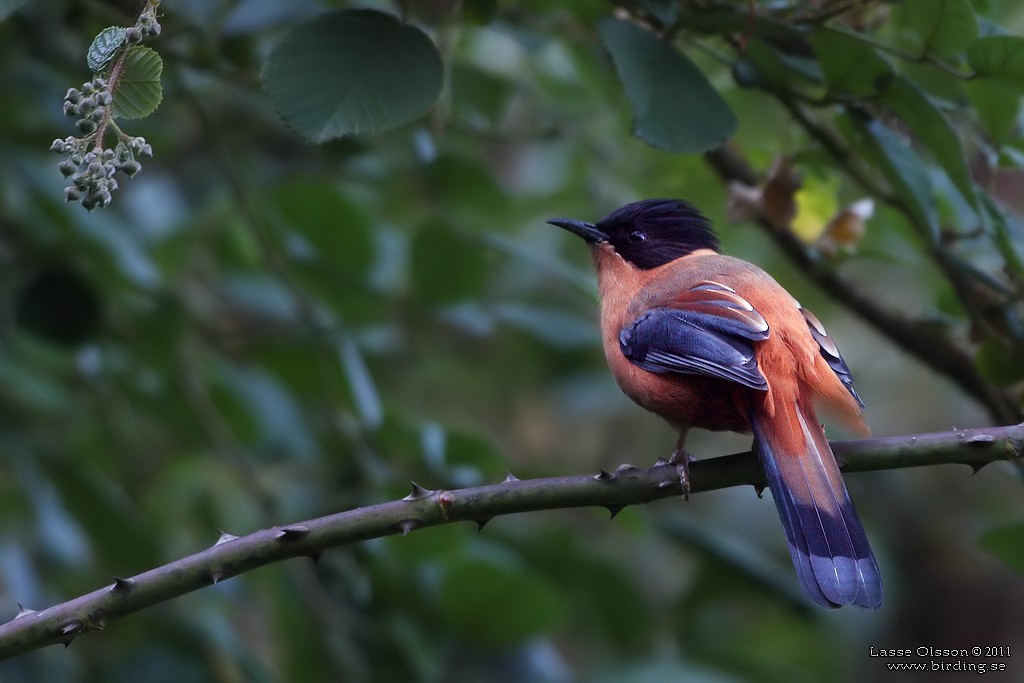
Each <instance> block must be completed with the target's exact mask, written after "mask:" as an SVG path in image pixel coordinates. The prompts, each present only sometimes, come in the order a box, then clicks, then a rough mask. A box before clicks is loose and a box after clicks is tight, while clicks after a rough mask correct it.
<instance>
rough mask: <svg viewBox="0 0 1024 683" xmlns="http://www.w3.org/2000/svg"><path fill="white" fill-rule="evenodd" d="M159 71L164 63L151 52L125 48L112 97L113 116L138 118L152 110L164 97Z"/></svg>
mask: <svg viewBox="0 0 1024 683" xmlns="http://www.w3.org/2000/svg"><path fill="white" fill-rule="evenodd" d="M163 70H164V62H163V60H162V59H160V55H158V54H157V53H156V51H155V50H152V49H150V48H148V47H139V46H135V47H132V48H129V49H128V54H127V55H125V59H124V71H122V72H121V78H120V80H118V84H117V92H116V93H115V94H114V117H115V118H120V119H141V118H145V117H147V116H149V115H150V114H152V113H153V112H154V111H156V108H157V107H158V106H160V100H162V99H163V96H164V93H163V88H162V87H161V86H160V74H161V73H163Z"/></svg>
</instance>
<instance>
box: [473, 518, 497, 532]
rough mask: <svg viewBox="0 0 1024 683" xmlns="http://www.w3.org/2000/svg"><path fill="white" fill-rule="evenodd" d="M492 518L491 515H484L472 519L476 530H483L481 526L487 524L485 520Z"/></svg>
mask: <svg viewBox="0 0 1024 683" xmlns="http://www.w3.org/2000/svg"><path fill="white" fill-rule="evenodd" d="M492 519H493V517H484V518H483V519H474V520H473V521H474V522H476V530H477V531H483V528H484V527H485V526H487V522H489V521H491V520H492Z"/></svg>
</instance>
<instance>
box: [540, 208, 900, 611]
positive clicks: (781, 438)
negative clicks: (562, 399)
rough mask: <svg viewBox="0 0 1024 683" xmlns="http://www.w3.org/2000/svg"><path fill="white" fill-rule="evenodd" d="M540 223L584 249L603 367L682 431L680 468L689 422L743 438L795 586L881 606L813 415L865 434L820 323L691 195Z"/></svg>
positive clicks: (833, 602) (839, 602)
mask: <svg viewBox="0 0 1024 683" xmlns="http://www.w3.org/2000/svg"><path fill="white" fill-rule="evenodd" d="M548 223H551V224H552V225H555V226H557V227H560V228H563V229H565V230H568V231H569V232H571V233H573V234H575V235H577V236H578V237H581V238H582V239H583V240H584V241H585V242H586V243H587V244H588V245H589V247H590V251H591V253H592V256H593V260H594V264H595V266H596V270H597V284H598V297H599V300H600V327H601V338H602V344H603V347H604V352H605V358H606V360H607V362H608V366H609V369H610V370H611V373H612V375H613V376H614V378H615V380H616V382H617V383H618V385H619V387H620V388H621V389H622V391H623V392H624V393H625V394H626V395H627V396H628V397H629V398H631V399H632V400H633V401H634V402H636V403H637V404H639V405H640V406H642V407H644V408H646V409H647V410H649V411H651V412H653V413H655V414H657V415H660V416H661V417H662V418H664V419H665V420H667V421H668V422H669V424H671V425H672V426H673V427H675V428H676V429H678V430H679V439H678V440H677V442H676V448H675V450H674V451H673V458H672V462H675V463H678V462H680V461H681V462H682V463H683V465H682V467H681V475H686V466H687V464H688V462H689V460H688V459H689V458H690V457H691V456H690V455H689V454H688V453H686V452H685V450H684V444H685V439H686V435H687V432H688V430H689V429H691V428H701V429H708V430H714V431H733V432H740V433H752V434H753V439H754V446H753V450H754V452H755V453H756V454H757V457H758V459H759V461H760V463H761V466H762V468H763V470H764V474H765V479H766V480H767V483H768V489H769V491H770V492H771V496H772V499H773V500H774V502H775V506H776V508H777V510H778V514H779V518H780V520H781V522H782V527H783V530H784V532H785V537H786V541H787V544H788V546H789V551H790V555H791V557H792V560H793V565H794V567H795V568H796V573H797V578H798V579H799V582H800V585H801V588H802V589H803V591H804V593H805V594H806V595H807V596H808V597H809V598H810V599H811V600H812V601H814V602H815V603H817V604H818V605H821V606H823V607H828V608H838V607H841V606H843V605H856V606H859V607H864V608H867V609H871V610H875V609H878V608H879V607H880V606H881V604H882V582H881V577H880V576H879V571H878V563H877V562H876V561H875V557H874V554H873V553H872V551H871V547H870V545H869V543H868V539H867V535H866V534H865V532H864V527H863V525H862V524H861V521H860V518H859V517H858V516H857V512H856V509H855V508H854V505H853V502H852V501H851V499H850V495H849V492H848V491H847V489H846V485H845V483H844V481H843V478H842V475H841V474H840V471H839V465H838V463H837V462H836V459H835V456H834V455H833V453H832V449H831V448H830V446H829V443H828V441H827V439H826V438H825V431H824V428H823V426H822V424H821V423H820V422H819V419H818V411H819V410H820V411H822V413H823V414H828V415H829V416H830V417H833V418H834V419H836V420H837V421H838V422H839V423H840V424H842V425H843V426H844V427H846V428H848V429H849V430H851V431H852V432H854V433H856V434H859V435H865V436H866V435H868V434H869V433H870V430H869V429H868V427H867V424H866V423H865V421H864V418H863V411H864V403H863V402H862V401H861V399H860V397H859V396H858V395H857V392H856V391H855V390H854V387H853V376H852V375H851V373H850V369H849V367H848V366H847V364H846V361H845V360H844V359H843V356H842V354H840V352H839V348H838V347H837V346H836V344H835V341H833V339H832V337H831V336H829V334H828V332H827V331H826V330H825V327H824V326H823V325H822V324H821V322H820V321H819V320H818V319H817V318H816V317H815V316H814V315H813V314H812V313H811V312H810V311H808V310H807V309H806V308H804V307H803V306H801V305H800V303H799V302H797V300H796V299H795V298H794V297H793V296H792V295H791V294H790V293H789V292H787V291H786V289H785V288H783V287H782V285H780V284H779V283H778V282H776V281H775V279H774V278H772V276H771V275H769V274H768V273H766V272H765V271H764V270H762V269H761V268H759V267H757V266H756V265H754V264H752V263H749V262H747V261H744V260H742V259H739V258H735V257H732V256H728V255H724V254H722V253H721V250H720V247H719V242H718V237H717V236H716V234H715V232H714V229H713V227H712V225H711V222H710V221H709V220H708V218H706V217H705V216H704V215H703V214H702V213H701V212H700V211H699V210H698V209H697V208H696V207H694V206H693V205H692V204H690V203H688V202H685V201H682V200H678V199H645V200H641V201H637V202H633V203H631V204H627V205H625V206H623V207H621V208H619V209H617V210H615V211H613V212H612V213H610V214H609V215H607V216H606V217H604V218H602V219H601V220H599V221H597V222H596V223H590V222H587V221H582V220H576V219H567V218H554V219H551V220H549V221H548ZM686 488H687V484H685V483H684V491H686Z"/></svg>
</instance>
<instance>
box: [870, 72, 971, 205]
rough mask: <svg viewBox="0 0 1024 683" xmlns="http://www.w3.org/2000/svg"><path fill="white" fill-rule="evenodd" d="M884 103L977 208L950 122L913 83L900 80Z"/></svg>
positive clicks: (967, 171)
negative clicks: (901, 120)
mask: <svg viewBox="0 0 1024 683" xmlns="http://www.w3.org/2000/svg"><path fill="white" fill-rule="evenodd" d="M882 100H883V101H884V102H885V103H886V105H888V106H889V108H890V109H892V111H893V112H895V114H896V115H897V116H899V117H900V118H901V119H903V122H904V123H906V124H907V127H908V128H909V130H910V131H911V133H912V134H913V136H914V137H915V138H916V139H917V140H918V141H919V142H920V143H921V144H922V145H923V146H924V147H925V148H926V149H927V150H928V151H929V152H931V154H932V156H934V157H935V160H936V161H938V162H939V165H940V166H942V169H943V170H944V171H945V172H946V175H948V176H949V179H950V180H951V181H953V184H954V185H955V186H956V189H957V190H959V191H960V194H961V195H963V198H964V199H965V200H967V203H968V204H970V205H971V206H974V207H976V206H977V201H976V197H975V194H974V183H973V181H972V180H971V172H970V169H969V168H968V166H967V156H966V155H965V153H964V146H963V143H962V142H961V141H960V137H959V136H958V135H957V133H956V130H955V129H954V128H953V126H952V124H950V122H949V120H948V119H947V118H946V117H945V115H943V113H942V112H940V111H939V110H938V109H937V108H936V107H935V105H934V104H932V102H931V100H929V99H928V96H927V95H925V94H924V93H923V92H921V90H920V89H918V87H917V86H916V85H914V83H913V82H911V81H910V80H908V79H907V78H905V77H903V76H897V77H896V80H895V81H893V83H892V85H891V86H890V87H889V88H888V89H887V90H886V91H885V93H884V94H883V95H882Z"/></svg>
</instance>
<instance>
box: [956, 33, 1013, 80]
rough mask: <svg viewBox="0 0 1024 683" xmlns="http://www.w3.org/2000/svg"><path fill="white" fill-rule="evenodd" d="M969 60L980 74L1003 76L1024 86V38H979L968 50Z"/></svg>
mask: <svg viewBox="0 0 1024 683" xmlns="http://www.w3.org/2000/svg"><path fill="white" fill-rule="evenodd" d="M967 61H968V62H969V63H970V65H971V68H972V69H974V71H975V73H977V74H978V75H979V76H989V77H995V78H1003V79H1007V80H1009V81H1012V82H1013V83H1014V84H1015V85H1017V87H1018V88H1021V87H1024V38H1022V37H1020V36H988V37H986V38H978V39H977V40H975V41H974V42H973V43H971V46H970V48H968V50H967Z"/></svg>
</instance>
